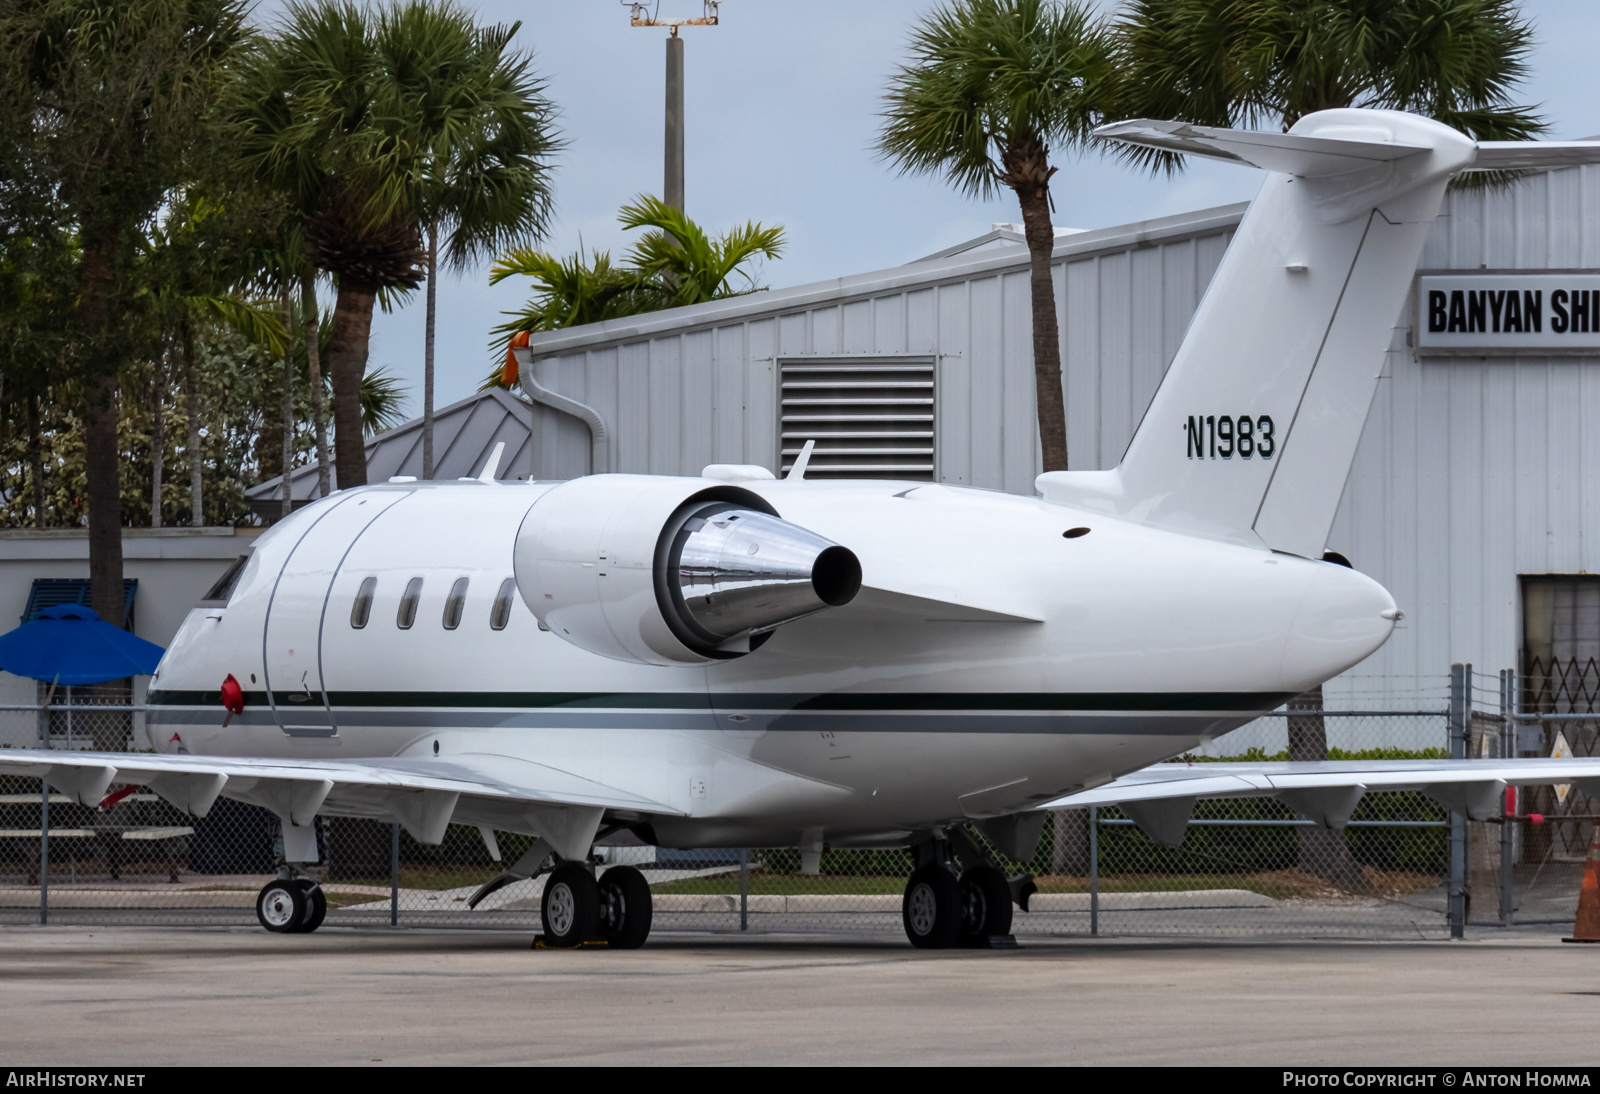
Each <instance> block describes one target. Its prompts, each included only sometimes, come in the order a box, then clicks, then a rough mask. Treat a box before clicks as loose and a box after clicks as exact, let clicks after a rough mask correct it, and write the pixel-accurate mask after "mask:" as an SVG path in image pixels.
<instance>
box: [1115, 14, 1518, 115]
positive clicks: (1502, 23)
mask: <svg viewBox="0 0 1600 1094" xmlns="http://www.w3.org/2000/svg"><path fill="white" fill-rule="evenodd" d="M1116 31H1117V58H1118V68H1119V71H1120V72H1121V75H1122V79H1123V110H1124V112H1125V116H1129V117H1151V118H1164V119H1173V120H1180V121H1190V122H1196V123H1199V124H1203V125H1223V126H1259V125H1282V127H1283V128H1284V129H1285V130H1287V129H1289V128H1290V127H1291V126H1293V125H1294V123H1295V122H1297V121H1299V120H1300V119H1301V118H1303V117H1304V116H1305V115H1307V114H1310V113H1312V112H1313V111H1317V110H1327V109H1330V108H1335V107H1349V106H1360V107H1382V108H1387V109H1391V110H1407V111H1411V112H1413V113H1417V114H1425V115H1427V116H1428V117H1431V118H1435V119H1437V120H1439V121H1441V122H1444V123H1445V124H1446V125H1451V126H1454V127H1455V128H1457V129H1459V130H1461V131H1462V132H1464V133H1467V134H1469V135H1471V136H1472V137H1474V138H1476V139H1478V140H1529V139H1531V138H1533V137H1535V136H1537V135H1538V134H1539V133H1541V132H1543V131H1544V128H1545V126H1544V124H1543V123H1542V122H1541V121H1540V120H1539V119H1538V117H1537V116H1535V115H1534V114H1532V113H1531V112H1529V111H1528V110H1526V109H1523V108H1520V107H1514V106H1512V105H1511V99H1510V94H1511V90H1512V88H1513V87H1514V86H1515V85H1516V84H1517V82H1518V81H1519V80H1521V79H1522V77H1523V76H1524V75H1525V74H1526V71H1527V65H1526V61H1527V56H1528V50H1529V48H1530V47H1531V45H1532V38H1533V35H1532V29H1531V28H1530V27H1529V25H1528V23H1527V21H1526V20H1524V19H1522V18H1521V17H1520V16H1519V14H1518V12H1517V8H1516V4H1515V3H1514V0H1252V2H1250V3H1239V2H1237V0H1133V2H1132V3H1131V4H1130V5H1129V8H1128V10H1127V13H1126V15H1125V16H1124V17H1123V18H1122V20H1121V21H1120V22H1119V24H1118V25H1117V27H1116Z"/></svg>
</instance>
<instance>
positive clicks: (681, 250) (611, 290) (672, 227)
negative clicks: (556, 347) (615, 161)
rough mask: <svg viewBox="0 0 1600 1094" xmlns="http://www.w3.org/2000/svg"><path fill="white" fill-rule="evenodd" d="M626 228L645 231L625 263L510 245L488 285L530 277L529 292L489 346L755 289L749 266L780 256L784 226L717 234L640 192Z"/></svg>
mask: <svg viewBox="0 0 1600 1094" xmlns="http://www.w3.org/2000/svg"><path fill="white" fill-rule="evenodd" d="M618 219H619V220H620V222H621V223H622V226H623V227H624V228H649V229H650V230H649V231H647V232H645V233H644V234H643V235H642V236H640V237H639V239H638V240H637V241H636V242H635V243H634V245H633V248H632V249H631V250H630V251H629V252H628V255H627V258H626V260H625V261H624V262H623V263H622V264H621V265H613V264H612V262H611V254H610V252H608V251H596V252H594V253H593V254H591V255H590V256H588V257H585V255H584V252H583V251H581V250H580V251H578V252H577V253H576V254H573V255H570V256H569V257H567V258H557V257H555V256H554V255H550V254H545V253H544V252H542V251H536V250H534V249H533V248H531V247H515V248H512V249H511V250H509V251H507V252H505V253H504V254H502V255H501V256H500V257H499V259H498V260H496V262H495V264H494V266H493V267H492V268H491V269H490V271H489V284H491V285H498V284H499V283H500V282H502V281H504V280H505V279H506V278H508V277H518V276H521V277H531V278H532V279H533V285H534V290H535V292H534V296H533V298H532V299H531V300H529V301H528V306H527V307H526V308H524V309H523V310H521V311H519V312H508V313H505V314H508V315H510V316H511V318H510V319H509V320H508V321H507V322H505V323H502V324H500V325H499V326H498V327H496V328H495V329H494V334H495V339H496V340H495V342H494V346H495V349H496V352H497V353H501V354H504V353H505V352H506V347H507V344H508V343H509V341H510V340H511V338H512V337H513V336H514V335H517V334H519V333H522V332H524V331H543V330H559V329H561V328H563V327H576V326H581V325H583V324H585V323H600V322H603V321H605V320H607V319H616V318H619V317H621V316H625V315H638V314H639V313H641V312H649V311H660V310H661V309H662V308H676V307H682V306H684V305H687V304H699V303H702V302H704V301H707V300H722V299H725V298H727V297H730V296H740V295H743V294H744V293H748V292H754V291H756V289H757V288H759V286H758V284H757V282H756V276H755V273H754V272H753V271H752V270H751V269H750V263H751V262H752V261H754V260H755V259H757V258H758V257H764V258H778V257H780V256H781V255H782V254H783V229H782V228H781V227H772V228H766V227H763V226H762V225H760V224H757V223H754V222H747V223H746V224H744V225H743V226H742V227H739V228H734V229H733V230H731V231H729V232H725V233H723V234H722V235H721V236H718V237H717V238H716V239H712V238H711V237H710V236H708V235H706V232H705V229H703V228H701V227H700V225H698V224H696V223H695V222H694V221H692V220H690V219H689V218H688V217H687V216H685V215H684V213H683V212H682V211H681V210H679V209H676V208H674V207H672V206H671V205H668V204H667V203H666V202H664V201H662V200H661V199H660V198H656V197H650V196H648V195H640V196H639V197H637V198H635V199H634V202H633V204H632V205H624V206H623V207H622V211H621V215H620V216H619V217H618ZM510 367H511V366H510V364H508V365H507V366H506V369H499V368H497V369H496V370H495V372H494V373H493V374H491V375H490V377H489V378H488V380H486V381H485V382H484V385H483V386H484V387H506V386H509V385H510V383H511V380H510V379H509V378H508V376H509V373H508V371H507V370H508V369H510Z"/></svg>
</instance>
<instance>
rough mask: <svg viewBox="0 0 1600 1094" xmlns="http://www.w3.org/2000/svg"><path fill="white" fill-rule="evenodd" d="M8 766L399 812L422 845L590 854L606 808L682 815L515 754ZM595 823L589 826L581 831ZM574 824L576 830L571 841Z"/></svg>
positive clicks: (68, 787) (180, 794) (292, 805)
mask: <svg viewBox="0 0 1600 1094" xmlns="http://www.w3.org/2000/svg"><path fill="white" fill-rule="evenodd" d="M0 774H6V775H27V776H32V777H34V778H44V779H46V780H48V781H49V783H50V786H51V787H52V788H53V789H55V790H57V791H59V792H61V793H62V794H64V795H66V796H67V797H68V798H70V799H71V800H73V801H75V802H77V803H78V804H80V805H86V806H95V805H98V804H99V803H100V802H101V801H102V800H103V799H104V798H105V796H106V792H107V791H108V790H109V789H110V788H111V787H112V786H113V785H116V784H122V785H128V786H145V787H148V788H149V789H150V790H152V791H154V792H155V793H157V794H159V795H160V796H161V797H162V798H165V799H166V800H167V801H169V802H171V803H172V804H173V805H174V806H176V807H177V808H179V809H182V810H183V811H185V812H186V813H190V814H193V815H194V816H197V817H203V816H205V815H206V814H207V812H209V811H210V809H211V806H212V804H213V803H214V802H215V801H216V800H217V798H218V797H219V796H221V797H227V798H233V799H235V800H238V801H243V802H249V803H250V804H252V805H259V806H262V807H263V808H266V809H270V810H271V811H272V812H274V813H276V814H278V816H279V817H280V818H282V819H283V820H284V821H285V822H286V823H285V833H286V835H292V834H295V833H293V832H291V831H290V829H291V828H292V829H295V830H300V829H304V830H306V831H309V830H310V826H311V823H312V818H313V817H314V816H316V815H317V814H319V813H322V814H329V815H335V816H354V817H375V818H381V819H384V820H394V821H398V822H399V823H400V824H401V825H403V826H404V827H405V828H406V830H407V831H408V832H410V833H411V834H412V835H413V836H414V837H415V838H416V839H418V840H419V841H421V842H423V843H438V842H439V841H440V840H441V839H442V838H443V836H444V832H445V829H446V827H447V826H448V825H449V824H450V823H451V822H452V821H454V822H455V823H465V824H482V825H490V826H493V827H495V828H499V829H501V830H503V831H509V832H523V833H527V834H532V835H542V836H546V837H547V838H550V840H551V842H552V843H553V844H555V845H556V847H557V849H558V850H561V849H562V845H563V844H564V843H568V842H570V843H571V844H572V846H574V847H575V846H576V845H577V843H578V842H583V844H584V847H583V851H579V852H576V853H575V854H573V855H570V856H568V857H580V856H581V855H582V854H583V853H586V852H587V850H588V840H589V839H590V838H592V836H593V832H594V828H595V826H596V825H598V823H599V818H600V814H601V812H602V811H603V810H605V809H623V810H630V811H637V812H641V813H658V814H660V813H666V814H672V815H682V810H680V809H676V808H673V807H672V806H669V805H667V804H665V803H663V802H659V801H654V800H652V799H649V798H646V797H643V796H641V795H638V794H635V793H632V792H630V791H627V790H623V789H620V788H618V787H614V786H607V785H605V784H604V783H600V782H596V781H595V780H593V779H589V778H585V777H584V776H582V775H578V774H575V773H573V772H571V771H566V770H563V769H561V768H557V767H552V766H549V765H546V764H538V763H533V762H530V761H527V760H521V759H516V758H514V757H510V756H496V755H489V754H481V753H480V754H467V755H460V756H451V757H446V758H435V757H431V756H425V757H388V758H371V759H350V760H340V759H329V760H300V759H262V758H256V757H239V756H194V755H183V754H176V755H174V754H161V753H144V752H74V751H45V750H41V749H6V750H5V751H4V752H0ZM585 829H586V830H587V831H586V832H585V831H584V830H585ZM569 830H570V832H571V836H572V838H571V839H570V840H567V839H564V838H563V837H564V835H565V834H566V833H567V832H568V831H569Z"/></svg>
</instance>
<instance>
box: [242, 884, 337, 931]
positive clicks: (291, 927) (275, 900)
mask: <svg viewBox="0 0 1600 1094" xmlns="http://www.w3.org/2000/svg"><path fill="white" fill-rule="evenodd" d="M327 914H328V898H327V896H326V895H325V894H324V893H323V891H322V886H320V885H318V884H317V883H316V882H315V881H314V880H312V879H311V878H304V877H296V878H274V879H273V880H271V881H269V882H267V883H266V885H264V886H262V888H261V892H260V893H258V894H256V919H257V920H258V921H259V922H260V924H261V925H262V926H263V927H265V928H266V929H267V930H269V931H271V932H272V933H273V934H310V933H311V932H312V931H314V930H316V929H317V928H318V927H320V926H322V921H323V919H324V918H326V916H327Z"/></svg>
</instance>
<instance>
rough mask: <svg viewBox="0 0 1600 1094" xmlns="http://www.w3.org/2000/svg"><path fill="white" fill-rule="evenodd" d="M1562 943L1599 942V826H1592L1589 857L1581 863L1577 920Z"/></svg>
mask: <svg viewBox="0 0 1600 1094" xmlns="http://www.w3.org/2000/svg"><path fill="white" fill-rule="evenodd" d="M1561 941H1563V942H1600V824H1596V825H1595V826H1594V838H1593V839H1591V840H1590V841H1589V857H1588V858H1586V859H1585V860H1584V862H1583V884H1582V885H1581V886H1579V888H1578V919H1577V922H1576V923H1574V924H1573V925H1572V937H1571V938H1563V939H1562V940H1561Z"/></svg>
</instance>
